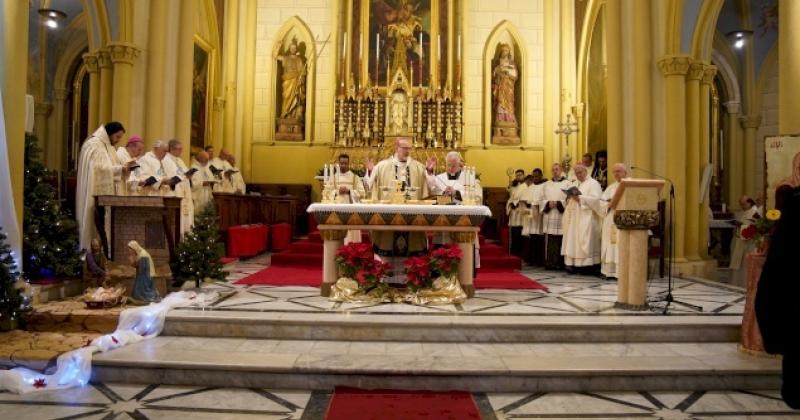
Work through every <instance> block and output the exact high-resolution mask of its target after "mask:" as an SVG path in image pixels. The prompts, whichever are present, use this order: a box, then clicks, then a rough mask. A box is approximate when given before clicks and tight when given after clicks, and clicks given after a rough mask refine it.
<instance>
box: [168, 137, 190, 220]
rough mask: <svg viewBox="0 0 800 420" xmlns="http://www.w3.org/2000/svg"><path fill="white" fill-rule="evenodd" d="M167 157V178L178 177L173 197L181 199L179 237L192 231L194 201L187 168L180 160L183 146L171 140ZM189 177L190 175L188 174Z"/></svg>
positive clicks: (177, 141)
mask: <svg viewBox="0 0 800 420" xmlns="http://www.w3.org/2000/svg"><path fill="white" fill-rule="evenodd" d="M167 152H168V153H167V156H166V157H165V158H164V169H165V170H166V172H167V177H168V178H174V177H178V178H179V179H180V182H179V183H178V184H177V185H175V196H176V197H180V198H181V235H183V234H185V233H186V232H188V231H189V230H191V229H192V225H193V224H194V200H193V199H192V186H191V182H190V180H189V178H188V177H187V175H186V174H187V172H189V168H188V167H187V166H186V163H185V162H184V161H183V159H181V153H183V144H182V143H181V142H180V141H179V140H175V139H172V140H170V141H169V142H168V143H167ZM189 176H191V173H190V174H189Z"/></svg>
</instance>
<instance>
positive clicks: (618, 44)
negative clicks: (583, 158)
mask: <svg viewBox="0 0 800 420" xmlns="http://www.w3.org/2000/svg"><path fill="white" fill-rule="evenodd" d="M605 9H606V11H605V15H606V22H605V31H606V65H607V66H608V67H607V75H608V77H607V79H606V104H607V107H608V108H607V114H606V115H607V122H606V124H607V126H606V132H607V134H606V149H607V151H608V162H609V166H611V165H613V164H614V163H616V162H624V161H625V150H624V141H623V137H622V136H623V129H622V125H623V124H622V121H623V103H622V99H623V94H622V84H623V80H622V79H623V72H624V70H623V63H622V52H623V46H622V4H621V0H609V1H607V2H606V7H605ZM576 159H577V160H580V157H579V156H578V157H576Z"/></svg>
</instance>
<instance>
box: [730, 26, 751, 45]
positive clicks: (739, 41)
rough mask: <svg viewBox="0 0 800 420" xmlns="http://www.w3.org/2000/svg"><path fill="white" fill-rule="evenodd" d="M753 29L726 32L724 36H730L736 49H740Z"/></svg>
mask: <svg viewBox="0 0 800 420" xmlns="http://www.w3.org/2000/svg"><path fill="white" fill-rule="evenodd" d="M752 34H753V31H750V30H747V29H742V30H738V31H733V32H728V33H727V34H726V35H725V36H727V37H728V38H731V39H732V40H733V47H734V48H736V49H737V50H741V49H742V48H744V44H745V43H746V42H747V37H748V36H749V35H752Z"/></svg>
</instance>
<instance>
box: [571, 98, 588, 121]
mask: <svg viewBox="0 0 800 420" xmlns="http://www.w3.org/2000/svg"><path fill="white" fill-rule="evenodd" d="M585 108H586V104H584V103H583V102H580V103H577V104H575V105H573V106H572V114H573V115H575V118H576V119H581V118H583V110H584V109H585Z"/></svg>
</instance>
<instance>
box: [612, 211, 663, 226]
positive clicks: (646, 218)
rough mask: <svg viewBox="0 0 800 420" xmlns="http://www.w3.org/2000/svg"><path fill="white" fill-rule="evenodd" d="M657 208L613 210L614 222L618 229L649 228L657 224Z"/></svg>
mask: <svg viewBox="0 0 800 420" xmlns="http://www.w3.org/2000/svg"><path fill="white" fill-rule="evenodd" d="M659 217H660V216H659V214H658V210H618V211H615V212H614V224H615V225H617V228H618V229H622V230H636V229H640V230H641V229H650V228H651V227H652V226H656V225H658V220H659Z"/></svg>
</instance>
